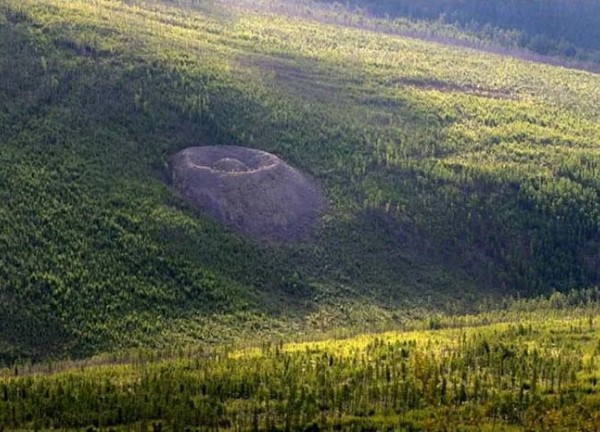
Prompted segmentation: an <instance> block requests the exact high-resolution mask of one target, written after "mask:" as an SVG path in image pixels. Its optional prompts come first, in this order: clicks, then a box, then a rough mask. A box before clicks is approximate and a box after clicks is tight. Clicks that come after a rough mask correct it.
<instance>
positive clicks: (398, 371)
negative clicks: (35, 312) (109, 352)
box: [0, 291, 600, 431]
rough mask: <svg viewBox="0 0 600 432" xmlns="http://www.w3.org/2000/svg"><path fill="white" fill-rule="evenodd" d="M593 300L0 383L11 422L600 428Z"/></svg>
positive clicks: (2, 419)
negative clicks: (381, 331)
mask: <svg viewBox="0 0 600 432" xmlns="http://www.w3.org/2000/svg"><path fill="white" fill-rule="evenodd" d="M586 296H587V299H585V297H586ZM586 296H579V297H577V296H569V297H567V296H561V295H554V296H552V297H551V298H550V299H544V300H538V301H535V302H516V303H513V304H512V305H510V306H509V307H508V308H507V309H505V310H503V311H502V312H491V313H485V314H481V315H476V316H462V317H457V316H455V317H448V318H444V319H440V320H438V321H436V325H435V327H438V329H437V330H425V329H423V327H424V326H425V327H432V322H429V323H418V322H416V323H414V325H415V330H412V331H406V332H388V333H382V334H375V335H361V336H357V337H354V338H350V339H343V340H324V341H320V342H312V343H273V344H269V343H264V344H263V345H262V347H256V348H252V349H235V348H219V349H215V350H211V351H200V352H198V351H190V352H179V353H178V354H176V353H172V354H167V353H164V352H163V353H162V354H163V355H167V356H169V355H171V356H172V357H167V358H160V357H158V356H157V353H153V352H148V351H139V352H137V353H135V352H134V353H131V354H130V355H129V356H128V357H122V358H121V357H113V358H108V357H105V358H97V359H94V360H89V361H85V362H78V363H58V364H53V363H47V364H45V365H39V366H37V367H15V368H12V369H10V370H5V371H3V373H1V374H0V425H2V424H3V425H5V426H6V427H8V428H23V429H35V430H40V429H42V430H44V429H50V428H52V429H56V428H66V430H88V431H90V430H92V431H93V430H98V429H97V428H99V429H101V430H106V429H112V430H115V431H116V430H152V431H161V430H164V431H169V430H254V431H255V430H312V431H317V430H356V431H375V430H392V429H393V430H403V431H459V430H460V431H522V430H526V431H533V430H539V431H545V430H548V431H550V430H552V431H556V430H579V431H594V430H597V427H598V424H599V421H600V417H599V415H598V404H599V401H600V398H599V397H600V393H599V387H598V374H599V373H600V370H599V369H598V355H599V352H600V351H599V348H600V347H599V345H598V338H599V337H600V331H599V329H598V323H597V316H598V292H597V291H595V292H588V293H587V294H586ZM573 300H575V302H574V303H572V302H573ZM439 327H441V328H439Z"/></svg>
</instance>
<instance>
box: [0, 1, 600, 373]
mask: <svg viewBox="0 0 600 432" xmlns="http://www.w3.org/2000/svg"><path fill="white" fill-rule="evenodd" d="M0 71H1V79H0V163H1V166H2V169H1V170H0V249H1V250H2V254H1V255H0V360H2V361H4V362H12V361H13V360H15V359H17V358H33V359H34V360H39V359H42V358H45V357H48V356H54V355H56V356H64V355H74V356H85V355H89V354H91V353H96V352H104V351H108V350H112V349H117V348H124V347H131V346H152V347H158V348H160V347H164V346H172V345H181V346H186V345H188V344H195V343H198V342H218V341H223V340H231V339H235V338H244V337H246V336H247V335H256V334H257V333H258V334H287V333H290V332H302V331H311V332H312V331H328V330H331V329H333V328H336V327H339V326H345V327H357V326H358V327H363V328H371V327H372V328H376V327H380V326H388V325H391V324H394V323H395V324H398V323H402V322H404V321H405V320H407V319H410V318H412V317H414V316H423V315H426V314H427V313H429V312H431V311H438V310H446V311H449V310H450V311H451V310H459V311H464V310H468V309H469V308H471V309H475V308H476V307H477V303H478V302H479V301H480V300H483V299H485V298H489V297H491V298H494V299H497V298H498V297H500V296H505V295H514V294H520V295H529V294H534V293H541V292H550V291H552V290H555V289H556V290H567V289H570V288H574V287H587V286H591V285H593V284H595V283H597V282H598V280H599V276H600V266H599V265H598V264H599V263H598V260H599V256H598V250H599V249H598V247H599V243H600V242H599V240H600V237H599V231H598V222H599V214H600V213H599V210H600V209H599V202H598V196H597V195H598V191H599V188H600V181H599V177H598V175H597V169H598V163H599V162H600V158H599V156H598V155H599V153H598V148H599V147H598V146H599V143H600V123H599V122H598V120H599V116H600V108H599V107H600V77H599V76H598V75H595V74H592V73H587V72H583V71H577V70H568V69H564V68H560V67H553V66H549V65H542V64H536V63H530V62H526V61H522V60H518V59H513V58H505V57H502V56H498V55H493V54H489V53H485V52H481V51H476V50H469V49H465V48H459V47H452V46H444V45H441V44H437V43H433V42H426V41H419V40H415V39H411V38H407V37H401V36H398V35H393V34H385V33H378V32H376V31H366V30H360V29H357V28H352V27H350V26H338V25H335V24H333V23H329V24H328V23H327V20H325V19H319V17H318V16H317V17H311V16H298V15H294V16H288V15H286V13H284V12H281V11H280V10H279V9H278V8H277V7H275V6H273V3H271V2H269V3H256V4H254V5H249V4H247V3H245V2H231V3H228V2H214V3H212V4H204V3H199V2H196V1H194V2H189V3H186V2H183V1H180V2H165V3H159V2H154V1H120V0H97V1H94V2H89V1H85V0H73V1H69V2H64V1H61V0H35V1H34V0H0ZM226 144H235V145H241V146H248V147H253V148H257V149H260V150H264V151H268V152H271V153H274V154H276V155H277V156H279V157H280V158H282V159H283V160H284V161H286V162H287V163H289V164H291V165H292V166H294V167H296V168H298V169H300V170H302V171H303V172H304V173H306V174H307V175H310V176H311V177H312V178H314V179H315V181H316V182H317V183H318V184H319V185H320V188H321V189H322V190H323V193H324V195H325V198H326V201H327V211H326V214H325V215H324V216H323V217H322V221H321V228H320V231H319V232H318V235H317V238H316V240H314V241H312V242H307V243H303V244H300V245H295V246H269V245H265V244H261V243H260V242H256V241H253V240H250V239H246V238H243V237H241V236H239V235H237V234H235V233H234V232H232V231H230V230H228V229H226V228H223V227H221V226H219V225H218V224H217V223H215V222H213V221H212V220H211V219H209V218H207V217H206V216H205V215H202V214H200V213H199V212H197V211H195V210H194V209H193V208H192V207H191V206H190V205H189V203H187V202H186V201H185V200H184V199H183V198H182V197H181V196H180V195H178V194H177V193H176V192H175V191H174V190H173V189H172V188H171V186H170V185H169V183H168V178H169V174H168V160H169V158H170V156H171V155H173V154H175V153H177V152H178V151H179V150H181V149H183V148H186V147H190V146H197V145H226Z"/></svg>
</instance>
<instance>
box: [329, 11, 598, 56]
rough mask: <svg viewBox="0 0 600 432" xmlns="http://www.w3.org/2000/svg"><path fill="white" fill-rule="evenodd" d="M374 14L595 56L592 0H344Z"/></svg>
mask: <svg viewBox="0 0 600 432" xmlns="http://www.w3.org/2000/svg"><path fill="white" fill-rule="evenodd" d="M338 3H341V4H345V5H352V6H357V7H361V8H364V9H365V10H367V11H368V12H370V13H373V14H376V15H385V16H391V17H406V18H410V19H416V20H429V21H439V20H441V21H443V22H446V23H452V24H456V25H457V26H459V28H461V29H463V30H465V31H468V32H473V33H475V34H478V35H479V36H480V37H481V38H482V39H484V40H489V41H491V42H494V43H497V44H500V45H505V46H506V45H508V47H509V48H512V47H521V48H527V49H529V50H531V51H533V52H535V53H538V54H542V55H557V56H563V57H567V58H573V57H579V58H581V59H585V60H592V61H595V62H598V61H600V4H598V2H596V1H594V0H428V1H420V0H388V1H379V0H350V1H341V2H338Z"/></svg>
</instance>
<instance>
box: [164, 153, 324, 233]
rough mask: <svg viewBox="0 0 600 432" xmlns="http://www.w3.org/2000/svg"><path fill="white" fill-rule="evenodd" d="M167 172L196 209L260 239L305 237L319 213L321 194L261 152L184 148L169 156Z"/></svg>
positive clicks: (301, 176) (309, 183)
mask: <svg viewBox="0 0 600 432" xmlns="http://www.w3.org/2000/svg"><path fill="white" fill-rule="evenodd" d="M171 173H172V180H173V185H174V186H175V187H176V188H177V189H178V190H179V191H180V192H181V194H182V195H183V196H184V197H186V198H187V199H189V200H190V201H191V202H192V203H193V204H194V205H195V206H196V207H197V208H199V209H200V210H202V211H203V212H205V213H206V214H208V215H209V216H211V217H212V218H213V219H216V220H217V221H219V222H221V223H223V224H225V225H227V226H229V227H232V228H234V229H235V230H237V231H238V232H240V233H242V234H245V235H248V236H251V237H254V238H257V239H261V240H268V241H277V242H281V241H283V242H290V241H298V240H303V239H306V238H307V237H309V236H310V233H311V232H312V230H313V228H314V225H315V222H316V220H317V218H318V216H319V213H320V212H321V210H322V203H323V200H322V197H321V194H320V192H319V190H318V188H317V187H316V186H315V185H314V184H313V183H312V182H311V181H310V180H309V179H308V178H306V177H305V176H304V175H302V173H300V172H299V171H298V170H296V169H295V168H292V167H291V166H289V165H288V164H286V163H285V162H284V161H282V160H281V159H279V158H278V157H277V156H275V155H273V154H270V153H267V152H264V151H261V150H255V149H250V148H246V147H238V146H206V147H190V148H187V149H185V150H182V151H180V152H179V153H177V154H175V155H174V156H173V157H172V158H171Z"/></svg>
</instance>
